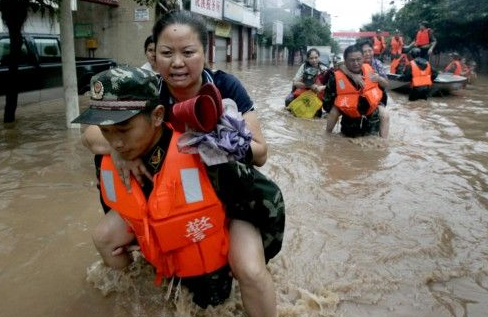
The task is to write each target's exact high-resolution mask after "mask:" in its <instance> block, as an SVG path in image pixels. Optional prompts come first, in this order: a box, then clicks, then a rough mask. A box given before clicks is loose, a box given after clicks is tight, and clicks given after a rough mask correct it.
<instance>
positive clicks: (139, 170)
mask: <svg viewBox="0 0 488 317" xmlns="http://www.w3.org/2000/svg"><path fill="white" fill-rule="evenodd" d="M110 155H111V156H112V161H113V162H114V165H115V168H116V169H117V173H118V174H119V176H120V179H121V180H122V182H123V183H124V186H125V188H127V190H128V191H129V192H130V191H131V190H132V188H131V186H130V175H131V174H132V175H133V176H134V177H135V179H136V180H137V182H138V183H139V184H140V185H141V186H143V185H144V180H143V177H146V178H147V179H149V180H152V175H151V174H150V173H149V171H148V170H147V169H146V166H144V163H143V162H142V160H141V159H140V158H136V159H135V160H133V161H127V160H124V159H123V158H122V157H120V155H119V153H118V152H117V151H115V150H113V149H112V151H111V153H110Z"/></svg>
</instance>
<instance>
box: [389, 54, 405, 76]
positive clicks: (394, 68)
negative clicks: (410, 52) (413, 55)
mask: <svg viewBox="0 0 488 317" xmlns="http://www.w3.org/2000/svg"><path fill="white" fill-rule="evenodd" d="M407 64H408V57H407V54H402V55H400V57H398V58H395V59H394V60H393V61H392V62H391V64H390V73H391V74H398V73H403V71H404V69H402V70H401V72H398V67H399V66H403V67H405V65H407Z"/></svg>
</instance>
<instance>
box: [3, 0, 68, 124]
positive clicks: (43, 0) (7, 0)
mask: <svg viewBox="0 0 488 317" xmlns="http://www.w3.org/2000/svg"><path fill="white" fill-rule="evenodd" d="M60 1H61V0H0V12H1V13H2V20H3V23H5V25H6V26H7V28H8V32H9V37H10V56H9V78H10V80H9V81H8V82H7V83H6V85H7V89H6V90H7V93H6V105H5V110H4V116H3V121H4V122H13V121H15V111H16V109H17V100H18V94H19V93H18V89H19V88H18V87H19V84H20V83H19V80H18V65H19V56H20V52H21V48H22V26H23V25H24V23H25V21H26V19H27V15H28V13H29V12H34V13H35V12H40V13H41V14H42V15H44V14H46V13H49V16H50V17H51V18H52V19H54V16H55V14H56V13H57V10H58V8H59V3H60Z"/></svg>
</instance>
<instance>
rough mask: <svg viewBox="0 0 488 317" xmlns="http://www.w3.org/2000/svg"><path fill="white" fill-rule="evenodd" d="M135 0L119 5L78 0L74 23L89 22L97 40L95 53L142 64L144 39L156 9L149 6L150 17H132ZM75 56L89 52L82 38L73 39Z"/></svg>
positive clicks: (148, 33)
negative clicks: (145, 18) (140, 18)
mask: <svg viewBox="0 0 488 317" xmlns="http://www.w3.org/2000/svg"><path fill="white" fill-rule="evenodd" d="M136 8H141V6H139V5H138V4H137V3H135V2H134V1H128V0H124V1H121V2H120V6H119V7H110V6H107V5H102V4H97V3H90V2H84V1H78V10H77V11H76V12H73V22H74V23H92V24H93V31H94V38H96V39H97V41H98V48H97V50H96V51H95V57H111V58H114V59H115V60H116V62H117V63H119V64H130V65H134V66H141V65H142V64H144V63H145V62H146V56H145V55H144V41H145V40H146V38H147V36H149V35H150V34H151V32H152V27H153V24H154V19H155V10H154V9H152V8H150V9H149V21H143V22H136V21H134V10H135V9H136ZM75 48H76V55H77V56H88V50H87V49H86V46H85V39H75Z"/></svg>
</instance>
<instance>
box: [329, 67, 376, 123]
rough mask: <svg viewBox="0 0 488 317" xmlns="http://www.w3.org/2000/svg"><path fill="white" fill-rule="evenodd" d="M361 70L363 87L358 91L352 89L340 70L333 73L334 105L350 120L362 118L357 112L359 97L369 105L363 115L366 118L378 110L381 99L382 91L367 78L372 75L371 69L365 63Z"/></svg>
mask: <svg viewBox="0 0 488 317" xmlns="http://www.w3.org/2000/svg"><path fill="white" fill-rule="evenodd" d="M361 69H362V72H363V80H364V87H363V88H361V89H359V90H358V89H356V87H354V85H353V84H352V83H351V81H350V80H349V78H348V77H347V76H346V74H344V73H343V72H342V71H341V70H336V71H335V72H334V75H335V84H336V91H337V96H336V98H335V101H334V105H335V106H336V107H337V108H338V109H339V110H340V111H341V112H342V113H344V114H345V115H346V116H348V117H350V118H361V116H362V114H361V113H360V112H359V110H358V103H359V97H360V96H362V97H364V98H366V100H367V101H368V103H369V109H368V111H367V112H366V113H365V115H366V116H369V115H371V114H372V113H373V112H374V111H375V110H376V108H378V105H379V104H380V102H381V98H382V97H383V91H382V90H381V89H380V87H379V86H378V83H375V82H373V81H371V79H370V78H369V76H370V74H371V73H374V70H373V68H372V67H371V66H370V65H369V64H366V63H365V64H363V66H362V67H361Z"/></svg>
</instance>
